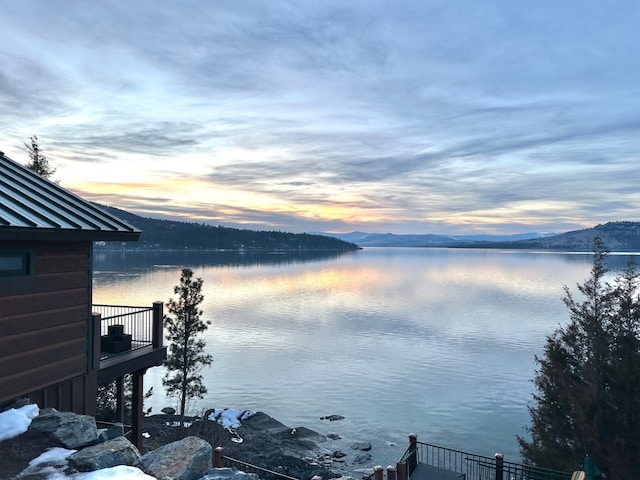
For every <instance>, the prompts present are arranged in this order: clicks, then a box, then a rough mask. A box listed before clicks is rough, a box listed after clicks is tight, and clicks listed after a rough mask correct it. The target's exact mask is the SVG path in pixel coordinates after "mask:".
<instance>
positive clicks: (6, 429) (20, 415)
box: [0, 405, 40, 442]
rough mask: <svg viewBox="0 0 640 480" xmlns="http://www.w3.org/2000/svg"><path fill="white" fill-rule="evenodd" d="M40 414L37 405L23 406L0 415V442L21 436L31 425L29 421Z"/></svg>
mask: <svg viewBox="0 0 640 480" xmlns="http://www.w3.org/2000/svg"><path fill="white" fill-rule="evenodd" d="M38 413H40V409H39V408H38V405H25V406H24V407H20V408H17V409H16V408H11V409H9V410H7V411H4V412H2V413H0V442H1V441H2V440H8V439H9V438H13V437H17V436H18V435H21V434H23V433H24V432H26V431H27V429H28V428H29V425H31V420H33V419H34V418H36V417H37V416H38Z"/></svg>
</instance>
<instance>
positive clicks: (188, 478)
mask: <svg viewBox="0 0 640 480" xmlns="http://www.w3.org/2000/svg"><path fill="white" fill-rule="evenodd" d="M212 454H213V449H212V448H211V444H210V443H208V442H206V441H204V440H202V439H201V438H198V437H186V438H183V439H182V440H179V441H177V442H173V443H169V444H167V445H165V446H163V447H160V448H158V449H156V450H153V451H152V452H149V453H147V454H146V455H143V456H142V457H141V458H140V460H138V462H137V464H136V466H137V467H139V468H140V469H141V470H142V471H144V472H145V473H147V474H149V475H151V476H152V477H156V478H158V479H161V480H197V479H199V478H201V477H202V476H204V475H205V474H206V473H207V472H208V471H209V470H211V467H212V464H211V457H212Z"/></svg>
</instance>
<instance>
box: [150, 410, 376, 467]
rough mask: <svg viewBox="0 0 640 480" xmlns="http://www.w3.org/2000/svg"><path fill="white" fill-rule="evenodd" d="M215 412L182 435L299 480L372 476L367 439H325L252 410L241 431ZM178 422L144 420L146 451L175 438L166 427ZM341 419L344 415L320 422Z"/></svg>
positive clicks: (168, 418)
mask: <svg viewBox="0 0 640 480" xmlns="http://www.w3.org/2000/svg"><path fill="white" fill-rule="evenodd" d="M213 413H214V410H207V411H206V412H205V413H204V415H202V417H188V418H186V422H185V425H188V426H186V427H185V429H184V432H183V434H188V435H194V436H197V437H200V438H203V439H204V440H206V441H208V442H209V443H210V444H211V445H212V446H213V447H214V448H216V447H222V448H223V449H224V450H223V452H224V455H225V456H228V457H231V458H234V459H236V460H241V461H243V462H247V463H250V464H252V465H257V466H260V467H262V468H266V469H268V470H272V471H276V472H278V473H283V474H286V475H289V476H292V477H295V478H301V479H311V478H312V477H313V476H314V475H319V476H321V477H322V478H324V479H330V478H335V477H342V476H351V477H357V478H359V477H361V476H363V475H368V474H370V473H372V472H373V466H374V463H373V458H372V454H371V450H372V447H371V443H369V442H367V441H359V442H351V441H347V440H343V439H342V438H341V437H340V436H339V435H336V434H328V435H326V436H325V435H322V434H320V433H318V432H316V431H314V430H311V429H309V428H306V427H290V426H287V425H285V424H283V423H281V422H279V421H278V420H276V419H275V418H273V417H270V416H269V415H267V414H266V413H264V412H254V413H253V414H252V415H250V416H248V418H246V419H244V420H242V422H241V425H240V426H238V427H237V428H227V427H225V426H223V425H221V424H219V423H218V422H215V421H210V420H209V418H210V417H211V416H212V414H213ZM176 419H177V417H175V416H173V415H171V414H163V415H152V416H148V417H145V423H144V428H145V432H146V433H148V438H145V439H144V447H145V449H146V448H150V449H151V448H154V447H156V448H157V446H159V445H161V444H163V443H166V442H167V441H170V440H171V439H172V438H175V437H176V436H177V435H178V433H177V428H176V427H171V428H168V427H169V425H173V424H174V423H175V422H176ZM341 419H343V417H341V416H340V415H329V416H326V417H322V418H321V420H326V421H339V420H341ZM145 437H146V435H145Z"/></svg>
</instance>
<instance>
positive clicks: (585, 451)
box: [518, 239, 640, 480]
mask: <svg viewBox="0 0 640 480" xmlns="http://www.w3.org/2000/svg"><path fill="white" fill-rule="evenodd" d="M594 252H595V255H594V262H593V268H592V269H591V274H590V277H589V278H588V279H587V280H585V282H584V283H582V284H580V285H578V291H579V293H580V294H581V295H582V297H583V298H582V299H581V301H578V300H576V298H575V297H574V295H573V294H572V292H571V291H570V290H569V289H568V288H567V287H566V286H565V298H564V302H565V304H566V305H567V308H568V309H569V312H570V321H569V323H568V324H567V325H566V326H563V327H560V328H558V329H557V330H556V331H555V332H554V333H553V334H552V335H551V336H549V337H548V338H547V342H546V345H545V349H544V356H543V357H542V358H538V357H536V363H537V364H538V370H537V372H536V375H535V378H534V384H535V386H536V389H537V393H535V394H534V395H533V400H534V402H533V405H532V406H530V407H529V412H530V414H531V425H530V426H529V427H527V431H528V433H529V435H530V439H525V438H522V437H519V438H518V441H519V443H520V450H521V453H522V455H523V457H524V459H525V461H527V462H529V463H531V464H534V465H537V466H540V467H547V468H554V469H558V470H575V469H577V468H578V467H579V466H580V465H581V464H582V461H583V459H584V458H585V456H586V455H590V457H591V458H592V459H593V460H594V461H595V463H596V464H597V465H598V466H599V467H600V470H602V471H603V472H605V473H606V474H607V475H608V476H609V478H616V479H619V480H624V479H629V480H630V479H632V478H636V477H637V475H638V472H640V301H639V299H638V278H639V276H638V273H637V271H636V269H635V266H634V265H633V264H630V265H629V266H628V267H627V269H626V270H625V271H624V272H623V273H622V274H621V275H618V276H617V277H616V279H615V282H614V283H613V284H609V283H607V282H606V281H605V275H606V274H607V269H606V267H605V265H604V261H605V258H606V252H604V251H603V247H602V243H601V242H600V240H599V239H596V241H595V244H594Z"/></svg>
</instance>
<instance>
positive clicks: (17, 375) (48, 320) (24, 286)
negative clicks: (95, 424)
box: [0, 242, 95, 413]
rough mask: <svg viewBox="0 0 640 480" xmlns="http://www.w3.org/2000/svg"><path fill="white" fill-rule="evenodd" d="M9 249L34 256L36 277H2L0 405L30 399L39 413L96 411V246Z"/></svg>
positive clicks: (22, 244) (73, 244) (76, 244)
mask: <svg viewBox="0 0 640 480" xmlns="http://www.w3.org/2000/svg"><path fill="white" fill-rule="evenodd" d="M3 248H14V249H22V250H27V251H29V252H31V257H32V272H31V274H30V275H27V276H20V277H2V278H0V404H2V403H5V402H7V401H10V400H12V399H15V398H17V397H20V396H24V395H31V397H32V399H33V401H36V402H38V405H39V406H40V407H41V408H46V407H56V408H61V409H63V410H72V411H76V412H81V413H84V412H87V413H90V410H91V408H90V406H87V405H86V403H87V399H86V397H87V394H86V392H87V388H88V387H91V384H92V383H95V380H94V379H93V378H92V376H95V372H90V371H89V362H88V356H89V351H88V348H89V341H88V339H89V331H88V329H89V324H90V322H89V316H90V311H91V243H90V242H70V243H60V242H55V243H46V244H40V243H25V242H20V243H19V244H7V243H5V242H3V243H2V244H0V249H3ZM94 391H95V390H94ZM87 410H89V411H87Z"/></svg>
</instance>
